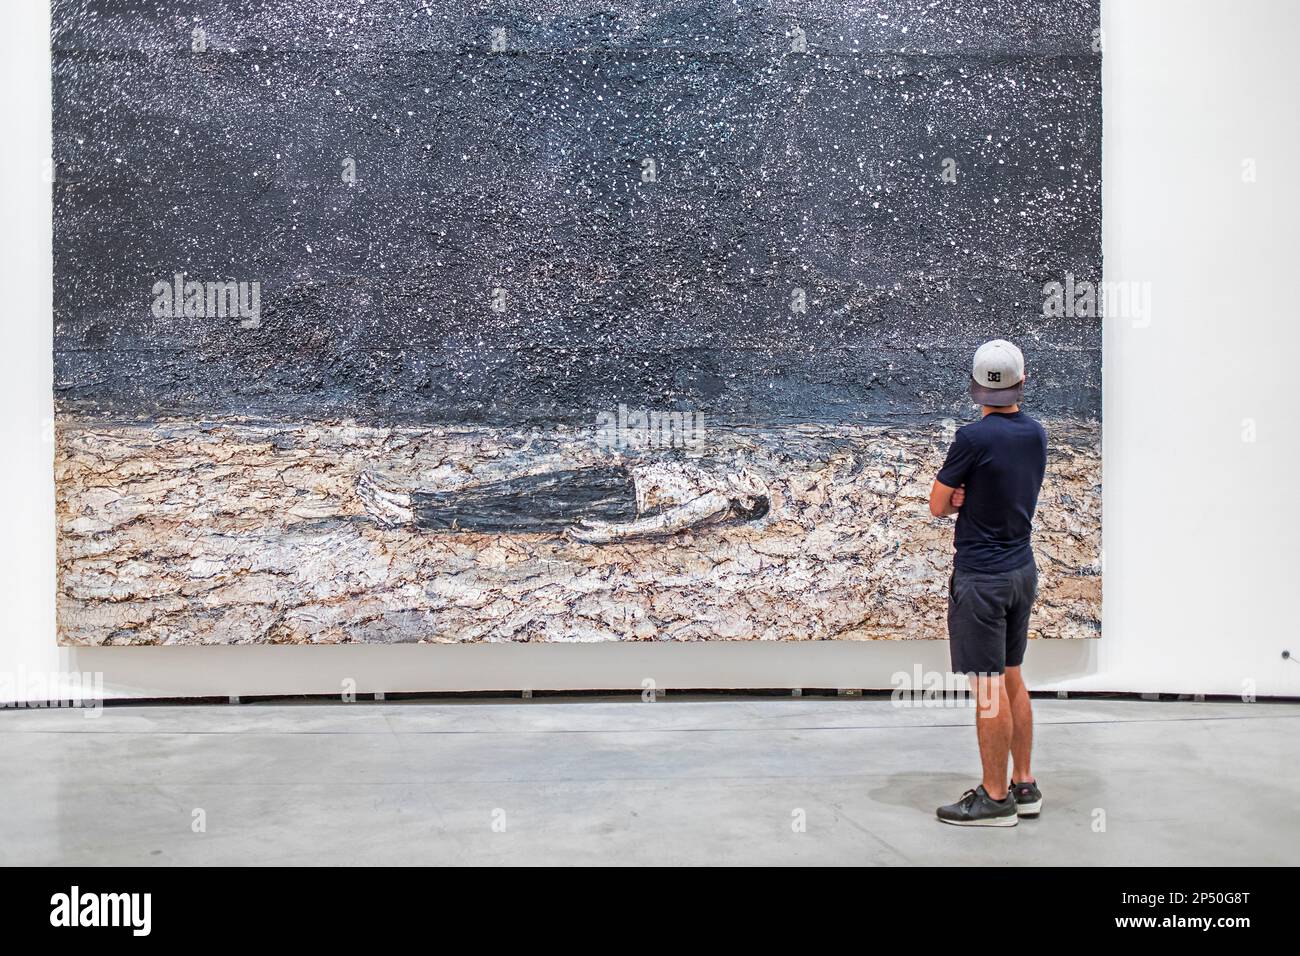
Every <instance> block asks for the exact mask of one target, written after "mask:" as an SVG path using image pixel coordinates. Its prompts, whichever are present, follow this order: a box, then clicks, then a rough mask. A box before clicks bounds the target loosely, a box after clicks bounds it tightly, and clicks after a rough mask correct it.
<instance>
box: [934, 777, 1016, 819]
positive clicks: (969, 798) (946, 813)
mask: <svg viewBox="0 0 1300 956" xmlns="http://www.w3.org/2000/svg"><path fill="white" fill-rule="evenodd" d="M937 812H938V815H939V819H940V820H942V821H943V822H944V823H951V824H953V825H954V826H959V827H1013V826H1015V825H1016V824H1017V823H1019V822H1020V817H1019V816H1018V815H1017V813H1016V801H1015V798H1014V797H1012V796H1011V794H1010V793H1008V794H1007V796H1006V799H1004V800H994V799H993V798H992V797H990V796H989V795H988V792H987V791H986V790H985V789H984V787H983V786H980V787H977V788H976V789H974V790H967V791H966V792H965V793H963V794H962V796H961V799H960V800H958V801H957V802H956V803H950V804H948V805H947V806H946V807H940V808H939V809H938V811H937Z"/></svg>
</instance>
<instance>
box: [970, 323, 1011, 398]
mask: <svg viewBox="0 0 1300 956" xmlns="http://www.w3.org/2000/svg"><path fill="white" fill-rule="evenodd" d="M1024 394H1025V357H1024V355H1022V354H1021V353H1020V349H1018V348H1016V347H1015V346H1014V345H1012V344H1011V343H1010V342H1008V341H1007V340H1006V339H994V340H993V341H992V342H985V343H984V344H983V345H981V346H980V347H979V348H978V349H976V350H975V362H974V363H973V365H972V367H971V382H970V397H971V398H973V399H975V401H976V402H978V403H979V404H981V405H991V406H992V407H994V408H1000V407H1004V406H1007V405H1018V404H1020V399H1021V398H1022V397H1023V396H1024Z"/></svg>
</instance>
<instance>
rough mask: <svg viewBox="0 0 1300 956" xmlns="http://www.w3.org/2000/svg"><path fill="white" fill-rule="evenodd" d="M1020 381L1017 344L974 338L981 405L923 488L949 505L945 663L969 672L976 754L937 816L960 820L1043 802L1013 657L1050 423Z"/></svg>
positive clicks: (1008, 821)
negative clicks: (978, 777) (972, 777)
mask: <svg viewBox="0 0 1300 956" xmlns="http://www.w3.org/2000/svg"><path fill="white" fill-rule="evenodd" d="M1024 387H1025V357H1024V356H1023V355H1022V354H1021V353H1020V349H1018V348H1016V347H1015V346H1014V345H1012V344H1011V343H1010V342H1007V341H1006V340H1004V339H995V340H994V341H992V342H986V343H984V344H983V345H981V346H980V347H979V350H978V351H977V352H976V353H975V363H974V368H973V371H972V377H971V383H970V394H971V398H973V399H974V400H975V402H976V404H978V405H980V406H982V410H983V413H984V414H983V416H982V417H981V419H980V420H979V421H977V422H974V423H973V424H970V425H966V426H965V427H963V428H961V429H959V430H958V431H957V436H956V439H955V440H954V441H953V443H952V447H951V448H950V449H949V450H948V458H947V460H946V461H945V462H944V465H943V468H942V470H940V472H939V476H938V478H937V479H936V480H935V482H934V487H933V488H931V490H930V511H931V513H932V514H934V515H935V517H941V516H943V515H954V514H955V515H957V530H956V533H955V535H954V537H953V544H954V546H955V547H956V550H957V556H956V559H955V560H954V562H953V572H952V576H951V577H950V578H949V579H948V640H949V643H950V650H951V653H952V669H953V672H954V673H959V674H962V673H964V674H968V675H971V677H970V679H971V685H972V689H973V690H974V691H975V704H976V711H975V714H976V717H975V728H976V731H977V733H978V737H979V748H980V761H981V762H982V763H983V765H984V780H983V782H982V784H981V785H980V786H979V787H977V788H976V789H974V790H968V791H966V793H965V795H964V796H963V797H962V798H961V799H960V800H958V801H957V802H956V803H953V804H950V805H948V806H945V807H940V808H939V811H938V814H939V819H940V820H942V821H943V822H944V823H952V824H956V825H958V826H1006V827H1009V826H1015V825H1016V824H1017V823H1018V822H1019V819H1020V817H1021V816H1025V817H1036V816H1038V813H1039V810H1040V809H1041V808H1042V803H1043V795H1042V793H1041V792H1040V791H1039V789H1038V785H1037V783H1036V782H1035V780H1034V776H1033V773H1032V772H1031V771H1030V766H1029V752H1030V749H1031V746H1032V743H1033V732H1034V730H1033V716H1032V714H1031V712H1030V705H1029V692H1028V690H1026V689H1025V682H1024V680H1023V679H1022V678H1021V675H1020V665H1021V662H1022V661H1023V660H1024V657H1025V646H1026V644H1027V642H1028V639H1029V611H1030V608H1031V607H1032V606H1033V603H1034V595H1035V593H1036V591H1037V588H1038V569H1037V567H1036V566H1035V564H1034V552H1033V549H1032V548H1031V546H1030V531H1031V529H1032V525H1033V518H1034V509H1035V508H1036V507H1037V506H1038V491H1039V488H1040V487H1041V486H1042V484H1043V473H1044V472H1045V471H1046V469H1047V433H1046V432H1045V431H1044V430H1043V426H1042V425H1040V424H1039V423H1038V422H1036V421H1034V419H1032V418H1030V417H1029V416H1028V415H1026V414H1025V413H1024V412H1022V411H1021V410H1020V401H1021V397H1022V396H1023V394H1024ZM1008 752H1010V754H1011V783H1010V785H1008V783H1007V754H1008Z"/></svg>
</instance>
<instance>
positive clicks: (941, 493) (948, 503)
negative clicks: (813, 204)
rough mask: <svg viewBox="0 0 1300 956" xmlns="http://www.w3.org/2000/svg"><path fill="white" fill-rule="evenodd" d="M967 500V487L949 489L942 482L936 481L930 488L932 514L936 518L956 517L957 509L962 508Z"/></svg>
mask: <svg viewBox="0 0 1300 956" xmlns="http://www.w3.org/2000/svg"><path fill="white" fill-rule="evenodd" d="M965 500H966V486H965V485H962V486H961V487H960V488H949V487H948V486H947V485H945V484H943V483H942V482H938V481H936V482H935V483H934V485H933V486H932V487H931V488H930V514H932V515H934V516H935V517H936V518H942V517H944V516H945V515H955V514H956V513H957V509H958V508H960V507H961V505H962V502H963V501H965Z"/></svg>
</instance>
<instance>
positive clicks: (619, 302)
mask: <svg viewBox="0 0 1300 956" xmlns="http://www.w3.org/2000/svg"><path fill="white" fill-rule="evenodd" d="M52 43H53V64H54V65H53V70H54V76H53V80H54V83H53V116H54V120H53V122H54V130H53V134H54V139H53V142H54V160H55V165H54V170H55V175H54V184H53V215H54V275H53V281H54V354H55V404H56V434H57V441H56V458H55V475H56V482H57V506H58V533H59V538H58V620H59V640H60V641H61V642H62V643H64V644H69V645H149V644H153V645H157V644H270V643H274V644H337V643H352V642H363V643H396V642H430V643H435V642H476V641H482V642H493V641H498V642H504V641H572V642H579V641H721V640H727V641H745V640H767V641H771V640H781V641H801V640H872V639H890V640H893V639H907V638H938V637H943V636H945V628H944V607H945V587H946V580H947V572H948V570H949V568H950V566H951V559H952V555H951V536H952V523H951V519H935V518H932V517H931V516H930V515H929V512H928V510H927V507H926V496H927V492H928V489H929V486H930V482H931V480H932V479H933V477H934V475H935V473H936V471H937V469H938V466H939V464H940V462H941V461H942V458H943V455H944V452H945V449H946V447H947V443H948V442H949V441H950V440H951V437H952V434H953V430H954V429H955V428H956V427H957V426H958V425H960V424H961V423H963V422H966V421H970V420H973V419H974V417H975V416H976V415H977V409H975V408H974V407H973V406H972V405H971V403H970V399H969V397H968V395H967V384H968V381H969V375H970V358H971V354H972V352H973V350H974V348H975V347H976V346H977V345H978V344H979V343H980V342H982V341H984V340H986V339H989V338H993V337H1005V338H1009V339H1012V340H1013V341H1015V342H1016V343H1017V344H1018V345H1020V347H1021V348H1022V349H1023V350H1024V352H1025V354H1026V357H1027V362H1028V368H1029V383H1028V387H1027V390H1026V410H1027V411H1029V412H1030V413H1032V414H1034V415H1035V416H1036V417H1038V418H1040V420H1042V421H1043V422H1044V423H1045V425H1046V427H1047V429H1048V432H1049V436H1050V443H1051V448H1050V461H1049V469H1048V477H1047V481H1046V485H1045V487H1044V490H1043V495H1042V499H1041V502H1040V510H1039V515H1038V519H1037V523H1036V529H1035V548H1036V551H1037V555H1038V562H1039V567H1040V570H1041V587H1040V599H1039V604H1038V607H1037V611H1036V614H1035V618H1034V621H1033V625H1032V630H1033V633H1034V635H1035V636H1036V637H1040V638H1078V637H1090V636H1096V635H1097V634H1098V633H1099V629H1100V623H1099V622H1100V605H1101V576H1100V553H1101V552H1100V541H1101V525H1100V518H1101V489H1100V482H1101V454H1100V427H1101V426H1100V418H1101V320H1100V318H1099V317H1098V315H1099V313H1100V311H1101V310H1100V309H1099V308H1094V307H1093V306H1094V305H1095V302H1096V299H1097V296H1096V295H1095V289H1096V288H1097V286H1096V284H1097V283H1099V282H1100V280H1101V180H1100V176H1101V69H1100V66H1101V43H1100V32H1099V29H1098V6H1097V0H984V2H981V3H976V4H971V3H967V2H964V0H862V2H858V3H852V4H850V3H843V2H836V0H756V2H743V3H742V2H728V0H722V2H708V3H704V2H689V0H636V2H601V0H563V2H560V0H508V2H501V3H492V2H485V3H468V2H463V0H462V2H457V0H448V2H445V3H444V2H435V0H178V2H172V3H168V2H159V0H54V2H53V36H52Z"/></svg>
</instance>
